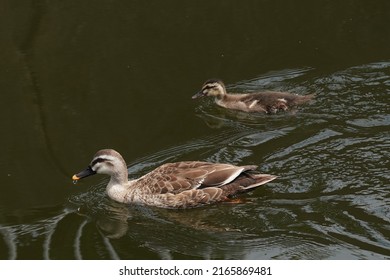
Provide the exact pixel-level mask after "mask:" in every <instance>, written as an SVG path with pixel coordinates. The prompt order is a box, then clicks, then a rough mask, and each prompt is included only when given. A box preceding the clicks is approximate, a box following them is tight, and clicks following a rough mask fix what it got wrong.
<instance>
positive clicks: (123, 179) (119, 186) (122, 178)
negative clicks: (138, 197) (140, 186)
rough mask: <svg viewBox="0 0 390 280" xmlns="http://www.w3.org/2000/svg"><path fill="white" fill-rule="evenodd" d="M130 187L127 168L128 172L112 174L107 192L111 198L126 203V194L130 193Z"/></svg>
mask: <svg viewBox="0 0 390 280" xmlns="http://www.w3.org/2000/svg"><path fill="white" fill-rule="evenodd" d="M128 188H129V181H128V178H127V170H126V172H122V173H116V174H113V175H112V176H111V179H110V181H109V182H108V185H107V188H106V192H107V194H108V196H109V197H110V198H111V199H113V200H115V201H118V202H121V203H124V202H125V200H126V199H125V197H126V194H127V193H128Z"/></svg>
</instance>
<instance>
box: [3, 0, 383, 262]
mask: <svg viewBox="0 0 390 280" xmlns="http://www.w3.org/2000/svg"><path fill="white" fill-rule="evenodd" d="M17 2H18V1H11V0H9V1H0V14H1V16H0V31H1V34H2V36H1V39H0V40H1V42H0V48H1V52H0V61H1V65H2V67H1V75H0V88H1V92H2V93H1V96H2V98H1V104H2V109H1V110H0V114H1V116H0V124H1V128H2V131H3V133H2V137H1V138H0V144H1V145H2V146H3V153H2V156H1V157H0V167H1V168H0V170H1V172H0V176H1V183H0V259H389V258H390V207H389V206H390V192H389V191H390V173H389V167H390V160H389V158H390V129H389V127H390V102H389V101H390V99H389V96H390V48H389V46H390V4H389V3H390V2H388V1H375V3H374V2H372V1H342V3H337V2H340V1H336V2H334V1H301V2H300V3H299V4H297V3H294V4H290V3H288V2H287V1H286V3H274V1H213V2H209V1H207V2H206V1H205V2H195V1H194V2H193V3H192V2H189V1H119V0H118V1H103V0H101V1H56V0H55V1H49V2H48V1H24V2H23V3H17ZM313 2H316V3H313ZM214 77H218V78H221V79H223V80H224V81H225V82H226V84H227V88H228V90H229V91H232V92H255V91H260V90H265V89H266V90H283V91H290V92H294V93H298V94H310V93H315V94H316V99H315V101H314V102H312V103H311V104H308V105H307V106H303V107H301V108H299V110H297V111H294V112H290V113H282V114H278V115H261V114H246V113H239V112H232V111H228V110H226V109H223V108H218V107H216V105H215V104H214V103H213V101H212V100H208V99H203V100H192V99H191V96H192V95H193V94H194V93H195V92H197V91H198V90H199V89H200V87H201V85H202V83H203V82H204V81H205V80H206V79H209V78H214ZM101 148H114V149H116V150H118V151H120V152H121V153H122V155H123V156H124V158H125V159H126V161H127V163H128V166H129V174H130V175H129V176H130V177H131V178H136V177H139V176H141V175H143V174H145V173H146V172H148V171H150V170H152V169H153V168H155V167H157V166H159V165H161V164H163V163H166V162H172V161H180V160H206V161H214V162H229V163H233V164H257V165H258V166H259V170H260V171H262V172H264V173H270V174H275V175H278V176H279V178H278V179H277V180H275V181H273V182H271V183H268V184H266V185H265V186H263V187H261V188H258V189H256V190H255V191H254V192H251V193H249V194H246V195H244V196H242V198H243V201H244V202H243V203H240V204H229V203H222V204H216V205H210V206H207V207H202V208H196V209H187V210H166V209H158V208H153V207H142V206H134V205H130V206H128V205H122V204H119V203H116V202H113V201H112V200H110V199H109V198H108V197H107V196H106V195H105V193H104V190H105V185H106V183H107V178H105V177H103V176H94V177H91V178H88V179H85V180H83V181H81V182H80V183H79V184H77V185H73V184H72V180H71V176H72V175H73V174H74V173H75V172H77V171H79V170H81V169H82V168H84V167H85V166H86V165H87V164H88V163H89V161H90V159H91V157H92V156H93V154H94V153H95V152H96V151H97V150H98V149H101Z"/></svg>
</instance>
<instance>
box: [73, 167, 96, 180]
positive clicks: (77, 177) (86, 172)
mask: <svg viewBox="0 0 390 280" xmlns="http://www.w3.org/2000/svg"><path fill="white" fill-rule="evenodd" d="M94 174H96V172H95V171H93V170H92V168H91V167H90V166H88V168H87V169H85V170H83V171H81V172H79V173H77V174H75V175H73V177H72V180H73V181H78V180H80V179H83V178H85V177H88V176H91V175H94Z"/></svg>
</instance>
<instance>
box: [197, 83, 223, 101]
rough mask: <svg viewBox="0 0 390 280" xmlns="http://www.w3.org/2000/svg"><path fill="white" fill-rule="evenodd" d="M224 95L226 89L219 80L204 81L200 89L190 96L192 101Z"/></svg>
mask: <svg viewBox="0 0 390 280" xmlns="http://www.w3.org/2000/svg"><path fill="white" fill-rule="evenodd" d="M224 94H226V88H225V85H224V83H223V82H222V81H221V80H214V79H213V80H208V81H206V82H205V83H204V84H203V86H202V89H201V90H200V91H199V92H198V93H197V94H195V95H194V96H192V99H195V98H199V97H203V96H214V97H219V98H220V97H222V96H223V95H224Z"/></svg>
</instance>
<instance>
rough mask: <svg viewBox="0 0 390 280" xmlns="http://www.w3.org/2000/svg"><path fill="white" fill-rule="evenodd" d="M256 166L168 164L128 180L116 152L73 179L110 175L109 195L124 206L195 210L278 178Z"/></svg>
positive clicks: (108, 152) (101, 156) (101, 155)
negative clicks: (260, 171)
mask: <svg viewBox="0 0 390 280" xmlns="http://www.w3.org/2000/svg"><path fill="white" fill-rule="evenodd" d="M256 168H257V166H256V165H245V166H235V165H231V164H226V163H211V162H202V161H183V162H176V163H166V164H163V165H161V166H160V167H157V168H156V169H154V170H153V171H151V172H149V173H147V174H146V175H144V176H142V177H140V178H138V179H135V180H128V171H127V166H126V163H125V161H124V159H123V157H122V156H121V155H120V154H119V153H118V152H117V151H115V150H112V149H104V150H100V151H98V152H97V153H96V154H95V156H94V157H93V159H92V161H91V163H90V164H89V166H88V167H87V168H86V169H85V170H83V171H81V172H79V173H77V174H75V175H73V177H72V179H73V180H74V181H75V182H77V181H78V180H80V179H82V178H85V177H88V176H90V175H94V174H105V175H109V176H110V177H111V178H110V181H109V182H108V185H107V188H106V192H107V194H108V196H109V197H110V198H111V199H113V200H115V201H118V202H121V203H129V204H130V203H138V204H145V205H150V206H156V207H162V208H191V207H197V206H201V205H205V204H211V203H215V202H220V201H229V199H230V198H232V197H234V196H235V195H237V194H240V193H244V192H248V191H251V190H253V189H255V188H257V187H259V186H260V185H263V184H265V183H267V182H269V181H272V180H274V179H275V178H276V176H274V175H268V174H259V173H258V172H256V171H255V169H256Z"/></svg>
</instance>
